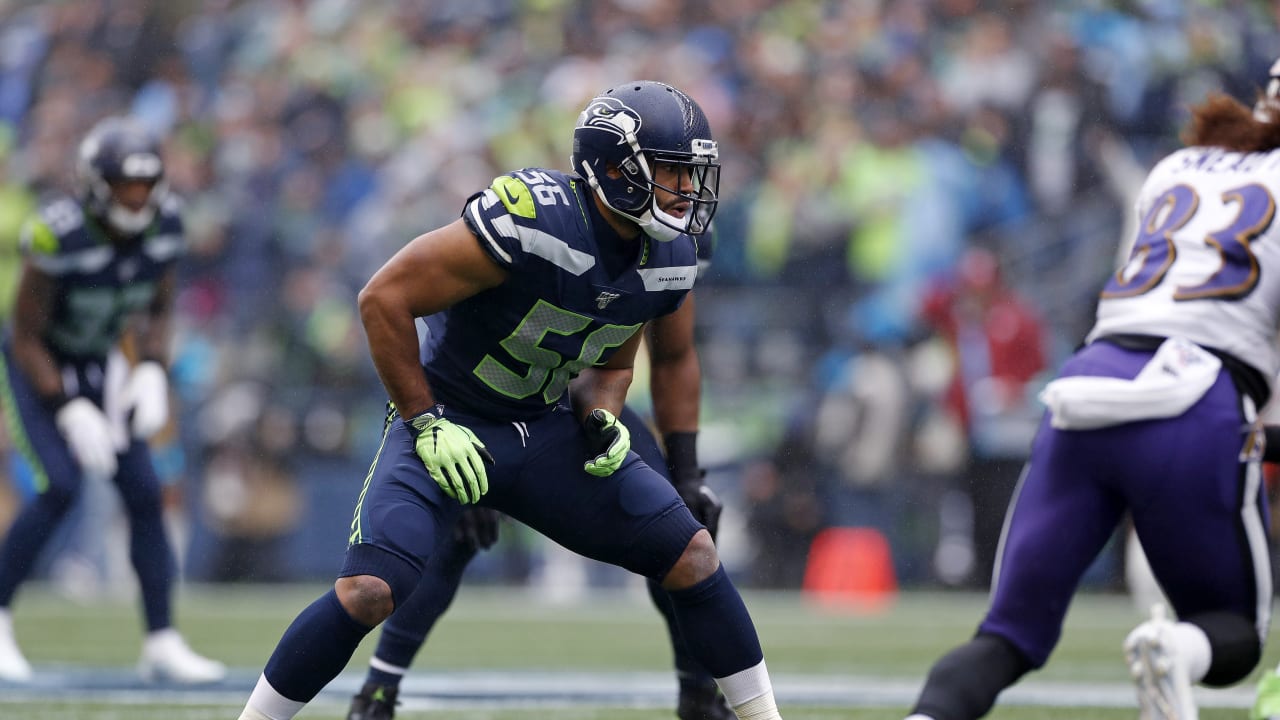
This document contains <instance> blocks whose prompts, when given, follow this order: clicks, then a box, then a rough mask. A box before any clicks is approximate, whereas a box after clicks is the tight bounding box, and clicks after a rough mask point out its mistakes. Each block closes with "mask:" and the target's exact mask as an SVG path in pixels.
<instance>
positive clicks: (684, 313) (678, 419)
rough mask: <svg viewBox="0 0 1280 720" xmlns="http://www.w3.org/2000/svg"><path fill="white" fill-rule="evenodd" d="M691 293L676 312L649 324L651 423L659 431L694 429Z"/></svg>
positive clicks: (696, 402)
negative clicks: (652, 417) (652, 420)
mask: <svg viewBox="0 0 1280 720" xmlns="http://www.w3.org/2000/svg"><path fill="white" fill-rule="evenodd" d="M693 319H694V309H693V296H692V295H690V296H689V297H688V298H687V299H686V300H685V302H684V304H683V305H681V306H680V309H679V310H677V311H676V312H674V313H672V314H670V315H666V316H663V317H660V318H656V319H654V320H653V321H652V322H650V324H649V328H648V334H649V358H650V378H649V394H650V396H651V397H652V399H653V416H654V423H655V424H656V425H657V426H658V431H659V432H660V433H662V434H664V435H665V434H667V433H672V432H696V431H697V429H698V409H699V407H700V405H701V390H702V368H701V366H700V365H699V363H698V352H697V349H696V348H695V346H694V342H693Z"/></svg>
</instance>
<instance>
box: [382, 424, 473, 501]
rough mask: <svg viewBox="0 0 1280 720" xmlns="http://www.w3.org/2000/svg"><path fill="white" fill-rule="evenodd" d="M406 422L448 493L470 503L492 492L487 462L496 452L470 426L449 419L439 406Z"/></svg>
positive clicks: (429, 467) (425, 460)
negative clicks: (487, 446) (481, 440)
mask: <svg viewBox="0 0 1280 720" xmlns="http://www.w3.org/2000/svg"><path fill="white" fill-rule="evenodd" d="M404 424H405V425H407V426H408V427H409V433H410V434H412V435H413V449H414V452H416V453H417V454H418V457H419V458H420V459H421V460H422V464H423V465H426V466H427V472H429V473H431V479H432V480H435V481H436V484H437V485H439V486H440V489H441V490H443V491H444V494H445V495H448V496H449V497H451V498H453V499H454V500H457V501H458V502H460V503H462V504H464V505H466V504H468V503H474V502H479V501H480V496H481V495H484V494H485V493H487V492H489V474H488V473H487V472H485V469H484V464H485V463H486V462H488V463H490V464H493V462H494V459H493V455H490V454H489V451H488V450H487V449H485V446H484V443H482V442H480V438H477V437H476V434H475V433H473V432H471V429H470V428H466V427H463V426H461V425H455V424H454V423H452V422H449V420H447V419H446V418H445V417H444V413H443V412H442V411H440V410H439V409H438V406H437V408H433V409H431V410H427V411H426V412H423V413H419V414H418V415H414V416H413V417H412V418H409V419H408V420H405V421H404Z"/></svg>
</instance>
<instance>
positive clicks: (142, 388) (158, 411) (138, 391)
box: [124, 360, 169, 440]
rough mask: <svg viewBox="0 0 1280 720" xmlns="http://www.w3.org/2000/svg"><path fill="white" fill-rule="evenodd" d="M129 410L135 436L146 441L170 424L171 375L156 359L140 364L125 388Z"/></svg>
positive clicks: (130, 376)
mask: <svg viewBox="0 0 1280 720" xmlns="http://www.w3.org/2000/svg"><path fill="white" fill-rule="evenodd" d="M124 402H125V407H127V408H129V409H130V411H131V412H132V417H133V420H132V422H130V428H131V429H132V431H133V436H134V437H136V438H140V439H142V440H146V439H148V438H150V437H151V436H152V435H155V434H156V433H158V432H160V430H162V429H163V428H164V425H165V423H166V422H168V421H169V376H168V374H167V373H166V372H165V371H164V366H163V365H161V364H160V363H158V362H155V361H153V360H147V361H144V362H140V363H138V364H137V365H136V366H135V367H134V368H133V370H132V371H131V372H130V373H129V380H128V381H127V382H126V383H125V386H124Z"/></svg>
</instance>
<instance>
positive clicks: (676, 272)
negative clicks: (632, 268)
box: [636, 265, 698, 292]
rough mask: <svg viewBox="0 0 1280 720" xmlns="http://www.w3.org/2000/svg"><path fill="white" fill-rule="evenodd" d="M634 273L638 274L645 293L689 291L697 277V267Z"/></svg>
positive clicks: (643, 269)
mask: <svg viewBox="0 0 1280 720" xmlns="http://www.w3.org/2000/svg"><path fill="white" fill-rule="evenodd" d="M636 272H638V273H640V279H641V280H643V281H644V289H645V290H647V291H650V292H653V291H655V290H689V289H691V288H692V287H693V281H694V280H695V279H696V278H697V277H698V266H697V265H685V266H682V267H665V268H642V269H640V270H637V271H636Z"/></svg>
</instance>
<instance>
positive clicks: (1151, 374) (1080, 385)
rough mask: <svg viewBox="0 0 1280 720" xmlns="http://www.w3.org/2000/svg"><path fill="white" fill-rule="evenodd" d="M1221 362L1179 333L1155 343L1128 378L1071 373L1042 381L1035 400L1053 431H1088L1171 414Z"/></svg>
mask: <svg viewBox="0 0 1280 720" xmlns="http://www.w3.org/2000/svg"><path fill="white" fill-rule="evenodd" d="M1221 369H1222V361H1221V360H1219V359H1218V358H1217V357H1216V356H1215V355H1214V354H1213V353H1210V352H1209V351H1207V350H1205V349H1204V348H1202V347H1200V346H1199V345H1196V344H1195V343H1193V342H1191V341H1190V340H1187V339H1185V338H1180V337H1172V338H1169V339H1168V340H1165V341H1164V342H1163V343H1161V344H1160V347H1159V348H1158V349H1157V350H1156V353H1155V355H1152V356H1151V360H1150V361H1148V362H1147V364H1146V366H1145V367H1143V368H1142V372H1140V373H1138V375H1137V376H1136V377H1134V378H1133V379H1132V380H1124V379H1121V378H1111V377H1093V376H1089V375H1077V376H1073V377H1065V378H1058V379H1057V380H1054V381H1053V382H1051V383H1049V384H1048V385H1046V386H1045V388H1044V391H1043V392H1041V393H1040V401H1041V402H1043V403H1044V404H1045V405H1047V406H1048V408H1049V411H1050V412H1051V413H1052V416H1051V417H1050V422H1051V423H1052V424H1053V426H1054V427H1055V428H1058V429H1059V430H1094V429H1097V428H1102V427H1109V426H1111V425H1120V424H1122V423H1127V422H1135V421H1138V420H1152V419H1155V418H1169V417H1177V416H1178V415H1181V414H1182V413H1184V412H1186V411H1187V409H1188V408H1190V407H1191V406H1192V405H1194V404H1196V401H1197V400H1199V399H1200V398H1202V397H1204V394H1205V393H1206V392H1208V391H1209V388H1210V387H1213V383H1214V381H1215V380H1217V378H1218V371H1219V370H1221Z"/></svg>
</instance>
